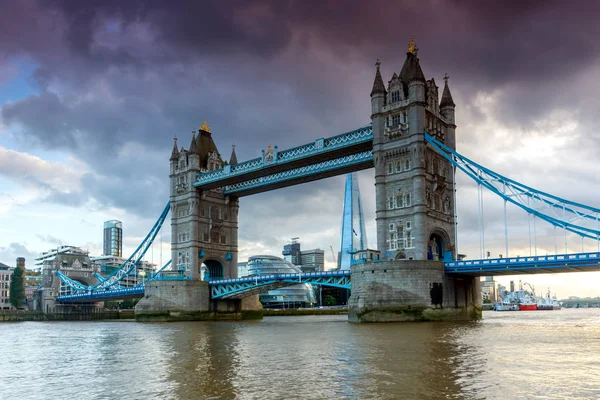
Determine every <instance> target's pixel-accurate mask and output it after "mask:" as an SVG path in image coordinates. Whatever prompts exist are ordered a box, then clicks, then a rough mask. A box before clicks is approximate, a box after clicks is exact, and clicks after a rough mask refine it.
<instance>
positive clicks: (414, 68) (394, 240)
mask: <svg viewBox="0 0 600 400" xmlns="http://www.w3.org/2000/svg"><path fill="white" fill-rule="evenodd" d="M417 50H418V49H417V47H416V46H415V43H414V39H413V38H411V42H410V44H409V46H408V52H407V54H406V59H405V61H404V65H403V66H402V69H401V71H400V73H399V74H395V73H394V74H393V76H392V79H391V80H390V81H389V84H388V89H387V91H382V90H381V89H380V88H379V85H378V83H377V82H378V79H379V80H382V79H381V75H380V72H379V63H378V66H377V73H376V79H375V84H374V85H373V91H372V92H371V104H372V115H371V120H372V122H373V158H374V161H375V188H376V219H377V246H378V249H379V250H381V251H382V253H383V254H384V257H383V258H387V259H396V260H401V259H414V260H440V259H442V258H444V257H449V256H452V253H453V252H454V244H455V229H454V227H455V226H454V222H455V221H454V212H453V206H454V205H453V202H454V201H453V190H454V182H453V174H452V173H451V169H450V164H449V163H448V162H447V161H445V159H443V158H442V157H441V156H439V155H437V154H435V153H434V152H433V150H432V149H431V148H429V146H428V145H427V144H426V142H425V140H424V136H423V131H425V130H426V131H428V132H430V133H431V134H433V135H434V136H436V137H438V138H440V139H441V140H443V141H445V140H446V136H451V137H452V140H454V103H453V102H452V101H451V97H449V98H450V101H449V102H448V99H447V98H446V100H444V99H445V98H444V95H443V96H442V103H441V104H440V106H438V99H437V96H438V95H437V93H438V88H437V86H436V84H435V81H434V80H433V79H431V80H429V81H427V80H426V79H425V75H424V74H423V70H422V69H421V65H420V61H419V58H418V57H417ZM376 89H377V90H376ZM446 89H447V86H446V88H444V94H446ZM447 92H448V96H449V95H450V91H449V89H448V91H447ZM380 93H383V95H384V96H385V101H384V102H383V103H382V102H381V101H380V98H379V96H380ZM450 103H451V111H452V112H451V114H452V120H451V121H450V120H449V119H448V118H450V117H449V116H450Z"/></svg>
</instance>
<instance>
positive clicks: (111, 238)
mask: <svg viewBox="0 0 600 400" xmlns="http://www.w3.org/2000/svg"><path fill="white" fill-rule="evenodd" d="M103 254H104V255H105V256H115V257H122V256H123V223H122V222H121V221H117V220H114V219H113V220H110V221H106V222H105V223H104V246H103Z"/></svg>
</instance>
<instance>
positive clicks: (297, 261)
mask: <svg viewBox="0 0 600 400" xmlns="http://www.w3.org/2000/svg"><path fill="white" fill-rule="evenodd" d="M281 254H282V255H283V258H284V259H285V260H286V261H289V262H290V263H292V264H293V265H295V266H297V267H300V270H301V271H302V272H318V271H323V270H324V269H325V251H323V250H321V249H312V250H304V251H302V249H301V245H300V241H299V238H297V237H295V238H292V242H291V243H289V244H286V245H285V246H283V251H282V252H281ZM238 276H239V275H238Z"/></svg>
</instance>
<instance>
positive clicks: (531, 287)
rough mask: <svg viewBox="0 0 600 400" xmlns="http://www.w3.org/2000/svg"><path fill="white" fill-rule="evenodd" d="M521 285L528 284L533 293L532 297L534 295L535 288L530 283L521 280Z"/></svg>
mask: <svg viewBox="0 0 600 400" xmlns="http://www.w3.org/2000/svg"><path fill="white" fill-rule="evenodd" d="M523 285H527V286H529V288H530V289H531V294H532V295H533V297H535V289H534V288H533V286H531V284H530V283H527V282H523Z"/></svg>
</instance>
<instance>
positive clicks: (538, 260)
mask: <svg viewBox="0 0 600 400" xmlns="http://www.w3.org/2000/svg"><path fill="white" fill-rule="evenodd" d="M598 270H600V253H578V254H557V255H550V256H537V257H535V256H534V257H508V258H489V259H485V260H464V261H453V262H447V263H445V271H446V273H448V274H470V275H514V274H518V273H527V274H533V273H540V274H546V273H556V272H576V271H598Z"/></svg>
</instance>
